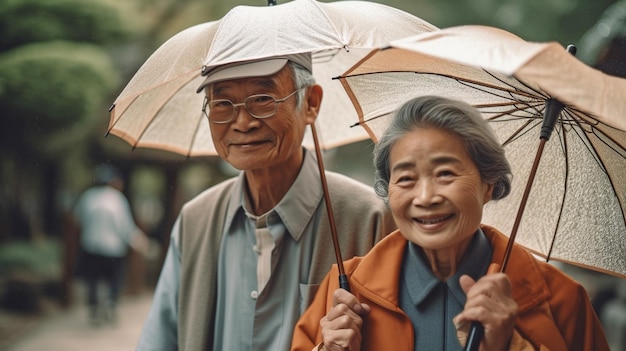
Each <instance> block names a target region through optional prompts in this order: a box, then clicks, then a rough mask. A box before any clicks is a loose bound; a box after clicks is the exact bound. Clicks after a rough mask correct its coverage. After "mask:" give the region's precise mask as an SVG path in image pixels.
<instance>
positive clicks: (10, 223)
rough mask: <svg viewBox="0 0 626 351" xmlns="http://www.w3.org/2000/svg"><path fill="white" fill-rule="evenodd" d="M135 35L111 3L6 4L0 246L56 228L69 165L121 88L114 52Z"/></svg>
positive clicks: (1, 41) (0, 61)
mask: <svg viewBox="0 0 626 351" xmlns="http://www.w3.org/2000/svg"><path fill="white" fill-rule="evenodd" d="M136 29H137V28H136V27H133V26H131V25H130V23H129V22H128V18H126V17H124V16H123V15H122V12H121V10H120V9H119V8H117V7H115V6H112V5H111V4H109V3H108V2H107V1H106V0H93V1H81V0H47V1H38V0H4V1H2V2H1V3H0V110H1V111H2V121H3V123H4V127H3V128H1V129H0V130H1V131H0V163H2V164H3V167H2V170H1V171H0V182H1V183H2V184H3V187H2V188H1V190H0V239H2V238H6V237H8V236H13V237H15V236H18V237H19V236H25V237H28V236H31V235H32V234H33V233H39V232H51V231H54V230H55V229H56V228H55V227H56V226H58V224H59V223H58V222H59V221H58V218H59V217H60V216H59V214H58V213H57V212H56V205H57V202H58V201H57V191H58V188H59V186H60V184H61V180H62V178H63V177H64V176H65V175H63V174H62V173H61V172H62V170H63V169H65V168H66V167H65V161H66V160H68V159H72V158H75V157H81V156H80V155H83V156H82V157H84V155H85V154H84V149H86V148H88V145H89V144H90V141H89V139H90V138H91V137H92V136H93V134H94V132H95V126H100V125H101V124H100V121H101V120H102V119H103V118H106V117H107V114H106V107H108V104H110V102H109V100H110V98H111V96H112V95H113V93H114V92H115V91H116V90H117V88H118V87H119V84H120V82H121V77H120V73H119V72H120V70H119V68H118V67H116V65H115V63H114V60H113V58H112V55H111V53H110V52H111V50H112V48H113V47H114V45H115V44H116V43H120V42H121V41H123V40H124V39H127V38H130V36H131V35H132V34H133V30H136ZM98 133H99V135H100V136H101V135H102V134H104V133H103V131H98ZM77 155H79V156H77ZM74 164H75V163H74Z"/></svg>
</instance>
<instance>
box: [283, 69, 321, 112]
mask: <svg viewBox="0 0 626 351" xmlns="http://www.w3.org/2000/svg"><path fill="white" fill-rule="evenodd" d="M288 64H289V67H290V68H291V72H292V73H293V86H294V87H296V88H298V89H300V90H298V93H297V94H296V104H297V105H296V108H298V109H300V108H301V107H302V101H303V100H304V95H305V94H306V89H301V88H304V87H308V86H310V85H313V84H315V78H314V77H313V74H312V73H311V72H309V71H308V70H307V69H306V68H304V67H302V66H301V65H299V64H297V63H295V62H293V61H289V63H288Z"/></svg>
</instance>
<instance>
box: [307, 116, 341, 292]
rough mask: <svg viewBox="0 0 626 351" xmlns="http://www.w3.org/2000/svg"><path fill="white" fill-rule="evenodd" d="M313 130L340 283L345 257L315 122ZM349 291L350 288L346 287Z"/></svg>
mask: <svg viewBox="0 0 626 351" xmlns="http://www.w3.org/2000/svg"><path fill="white" fill-rule="evenodd" d="M311 132H312V136H313V143H314V144H315V153H316V155H317V165H318V168H319V172H320V179H321V180H322V190H323V191H324V201H325V202H326V212H328V222H329V224H330V233H331V236H332V238H333V246H334V248H335V256H336V259H337V268H338V269H339V280H340V285H341V284H343V283H342V276H344V277H345V272H344V269H343V259H342V258H341V249H340V248H339V239H338V238H337V226H336V225H335V216H334V214H333V207H332V204H331V202H330V193H329V191H328V183H327V182H326V173H325V172H324V161H323V160H322V150H321V147H320V145H319V141H318V138H317V130H316V129H315V124H314V123H312V124H311ZM345 284H346V285H347V284H348V280H347V278H346V279H345ZM342 287H343V286H342ZM346 290H348V291H350V290H349V288H348V289H346Z"/></svg>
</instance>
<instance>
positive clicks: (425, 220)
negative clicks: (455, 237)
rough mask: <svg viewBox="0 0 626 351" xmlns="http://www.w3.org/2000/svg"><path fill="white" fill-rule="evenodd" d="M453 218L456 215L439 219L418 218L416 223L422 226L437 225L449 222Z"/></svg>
mask: <svg viewBox="0 0 626 351" xmlns="http://www.w3.org/2000/svg"><path fill="white" fill-rule="evenodd" d="M453 216H454V214H450V215H447V216H443V217H437V218H416V219H415V221H416V222H417V223H420V224H437V223H441V222H443V221H447V220H448V219H450V218H452V217H453Z"/></svg>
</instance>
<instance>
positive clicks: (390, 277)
mask: <svg viewBox="0 0 626 351" xmlns="http://www.w3.org/2000/svg"><path fill="white" fill-rule="evenodd" d="M481 228H482V229H483V231H484V233H485V235H486V236H487V238H488V239H489V240H490V242H491V245H492V247H493V257H492V260H491V261H492V262H494V263H498V264H499V263H501V262H502V258H503V256H504V252H505V248H506V245H507V242H508V238H507V237H506V236H504V235H503V234H502V233H500V232H499V231H497V230H496V229H495V228H492V227H489V226H486V225H482V226H481ZM407 243H408V241H407V240H406V239H405V238H404V237H403V236H402V234H400V233H399V232H398V231H395V232H394V233H392V234H390V235H389V236H388V237H387V238H385V239H383V240H382V241H381V242H380V243H378V244H377V245H376V246H375V247H374V248H373V249H372V250H371V251H370V252H369V253H368V254H367V255H366V256H364V257H355V258H353V259H351V260H348V261H346V262H345V263H344V269H345V272H346V274H347V275H348V276H349V280H350V290H351V291H352V293H353V294H354V295H355V296H356V297H357V298H358V299H359V300H360V301H361V302H364V303H367V304H369V305H370V307H371V312H370V313H369V315H368V316H367V317H366V319H365V321H364V325H363V328H362V329H361V332H362V336H363V342H362V350H390V349H393V350H406V351H413V327H412V325H411V321H410V319H409V318H408V316H407V315H406V314H405V313H404V312H403V311H402V310H401V309H400V308H399V307H398V286H399V279H400V270H401V267H402V257H403V255H404V252H405V248H406V245H407ZM506 273H507V275H508V276H509V278H510V279H511V284H512V294H513V298H514V299H515V301H516V302H517V304H518V306H519V307H518V313H519V314H518V318H517V322H516V331H517V333H519V334H520V335H521V336H522V337H523V338H524V339H526V341H528V342H530V343H531V344H532V345H533V346H534V347H535V348H536V349H537V350H551V351H561V350H562V351H567V350H569V351H574V350H581V351H583V350H584V351H604V350H609V346H608V343H607V341H606V337H605V336H604V331H603V330H602V327H601V325H600V322H599V321H598V318H597V317H596V315H595V313H594V311H593V309H592V307H591V303H590V301H589V297H588V296H587V293H586V292H585V290H584V288H583V287H582V286H581V285H580V284H578V283H577V282H575V281H574V280H572V279H571V278H569V277H568V276H566V275H565V274H563V273H562V272H561V271H559V270H558V269H557V268H555V267H553V266H552V265H550V264H548V263H545V262H542V261H539V260H537V259H535V258H534V257H533V256H532V255H530V254H529V253H528V252H527V251H526V250H525V249H523V248H522V247H521V246H517V245H515V246H514V248H513V250H512V252H511V256H510V257H509V262H508V265H507V271H506ZM338 285H339V279H338V271H337V267H336V265H334V266H333V268H332V269H331V271H330V272H329V273H328V275H327V276H326V278H325V279H324V281H323V282H322V284H321V286H320V288H319V290H318V292H317V294H316V296H315V299H314V300H313V302H312V304H311V305H310V306H309V308H308V309H307V310H306V311H305V313H304V314H303V315H302V317H301V318H300V320H299V321H298V323H297V325H296V328H295V331H294V336H293V342H292V351H310V350H312V349H313V348H314V347H316V345H318V344H319V343H320V342H321V341H322V336H321V329H320V327H319V321H320V319H321V318H322V317H324V316H325V315H326V313H327V311H328V310H329V309H330V308H331V307H332V301H333V292H334V290H335V289H337V288H338Z"/></svg>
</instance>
